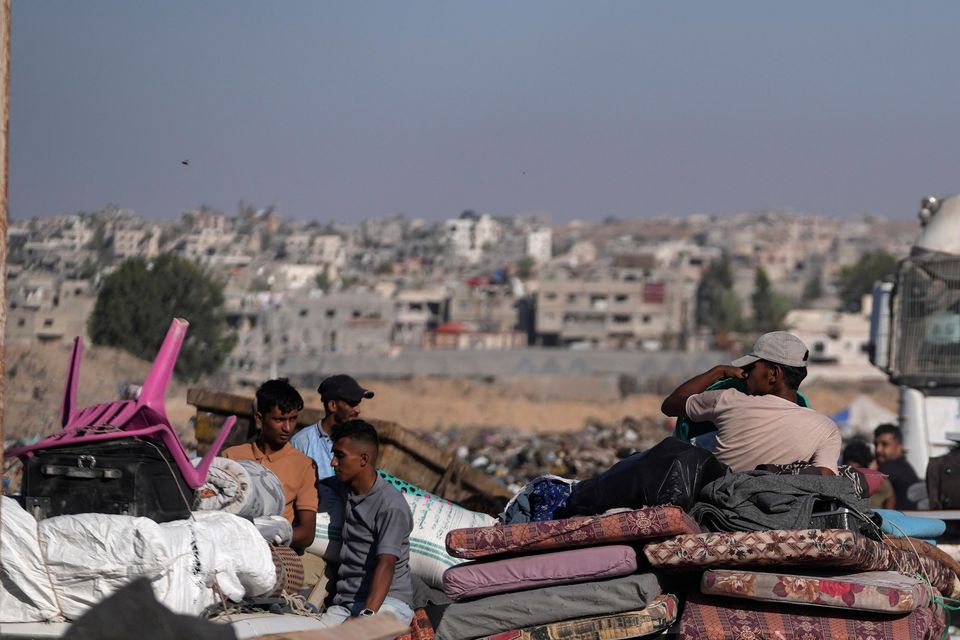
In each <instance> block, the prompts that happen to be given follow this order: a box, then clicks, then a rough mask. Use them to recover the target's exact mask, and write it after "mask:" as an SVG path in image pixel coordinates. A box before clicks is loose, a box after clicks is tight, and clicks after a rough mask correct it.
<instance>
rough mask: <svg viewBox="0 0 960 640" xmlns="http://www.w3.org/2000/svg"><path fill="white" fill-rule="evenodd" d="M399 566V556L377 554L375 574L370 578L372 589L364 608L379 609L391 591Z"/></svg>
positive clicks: (368, 593)
mask: <svg viewBox="0 0 960 640" xmlns="http://www.w3.org/2000/svg"><path fill="white" fill-rule="evenodd" d="M396 568H397V556H393V555H390V554H389V553H385V554H383V555H379V556H377V566H376V567H374V569H373V576H372V577H371V578H370V591H368V592H367V600H366V602H365V603H364V605H363V608H364V609H370V610H371V611H379V610H380V605H382V604H383V601H384V599H385V598H386V597H387V594H388V593H390V585H392V584H393V574H394V571H395V569H396Z"/></svg>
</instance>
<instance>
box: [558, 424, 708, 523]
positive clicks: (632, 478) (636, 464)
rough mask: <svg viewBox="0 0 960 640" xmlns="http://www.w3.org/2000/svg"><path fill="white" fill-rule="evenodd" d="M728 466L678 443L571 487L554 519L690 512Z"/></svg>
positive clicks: (659, 447)
mask: <svg viewBox="0 0 960 640" xmlns="http://www.w3.org/2000/svg"><path fill="white" fill-rule="evenodd" d="M726 469H727V466H726V465H725V464H723V463H722V462H719V461H718V460H717V459H716V458H715V457H714V456H713V454H712V453H710V452H708V451H705V450H703V449H700V448H698V447H695V446H693V445H691V444H687V443H686V442H682V441H680V440H678V439H676V438H665V439H664V440H663V441H662V442H660V444H658V445H657V446H655V447H653V448H652V449H650V450H649V451H646V452H643V453H635V454H633V455H632V456H630V457H628V458H624V459H623V460H621V461H620V462H618V463H617V464H615V465H613V466H612V467H610V468H609V469H608V470H607V471H604V472H603V473H601V474H600V475H598V476H595V477H593V478H590V479H589V480H583V481H582V482H579V483H578V484H577V485H575V486H574V487H573V491H572V492H571V493H570V498H569V499H568V500H567V503H566V505H564V506H563V507H561V508H559V509H557V511H556V513H555V515H556V517H557V518H569V517H571V516H578V515H595V514H598V513H603V512H604V511H607V510H608V509H616V508H618V507H626V508H628V509H639V508H640V507H644V506H657V505H661V504H674V505H677V506H678V507H680V508H682V509H684V510H689V509H690V508H691V507H692V506H693V505H694V503H696V502H697V496H698V495H699V493H700V489H701V488H702V487H703V486H704V485H706V484H707V483H709V482H712V481H714V480H716V479H717V478H719V477H721V476H723V474H724V473H725V471H726Z"/></svg>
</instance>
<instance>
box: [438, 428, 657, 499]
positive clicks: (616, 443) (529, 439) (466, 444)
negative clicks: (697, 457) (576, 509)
mask: <svg viewBox="0 0 960 640" xmlns="http://www.w3.org/2000/svg"><path fill="white" fill-rule="evenodd" d="M667 435H669V427H668V426H666V425H665V423H664V422H663V420H662V419H660V418H651V417H646V418H641V419H634V418H630V417H626V418H623V419H622V420H619V421H617V422H613V423H598V422H591V423H588V424H587V425H586V426H585V427H584V428H583V429H581V430H580V431H567V432H562V433H524V432H520V431H517V430H516V429H511V428H500V429H451V430H449V431H438V432H432V433H424V434H423V436H424V438H425V439H427V440H428V441H429V442H431V443H432V444H435V445H436V446H437V447H440V448H441V449H443V450H446V451H455V452H456V455H457V457H458V458H460V459H461V460H465V461H467V462H468V463H469V464H470V465H471V466H473V467H474V468H477V469H479V470H481V471H483V472H484V473H486V474H487V475H489V476H492V477H494V478H497V479H498V480H500V481H501V482H503V483H504V484H505V485H507V487H508V488H510V489H511V490H513V491H518V490H520V489H521V488H522V487H523V486H524V485H525V484H526V483H527V482H529V481H530V480H532V479H533V478H536V477H537V476H539V475H543V474H545V473H552V474H555V475H558V476H562V477H564V478H575V479H578V480H583V479H585V478H590V477H593V476H594V475H596V474H598V473H600V472H601V471H605V470H606V469H608V468H610V467H611V466H612V465H613V464H614V463H616V462H617V461H618V460H620V459H622V458H625V457H627V456H629V455H630V454H632V453H634V452H636V451H643V450H646V449H648V448H650V447H652V446H653V445H655V444H657V443H658V442H659V441H660V440H662V439H663V438H664V437H665V436H667Z"/></svg>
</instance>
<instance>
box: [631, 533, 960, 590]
mask: <svg viewBox="0 0 960 640" xmlns="http://www.w3.org/2000/svg"><path fill="white" fill-rule="evenodd" d="M643 553H644V555H645V556H646V557H647V560H649V561H650V564H651V565H653V566H654V567H657V568H661V569H685V570H694V569H697V570H699V569H712V568H725V567H750V566H764V567H769V566H782V567H800V566H815V567H821V568H824V569H849V570H851V571H904V572H907V573H909V574H913V573H919V574H921V575H923V576H924V577H925V578H926V579H928V580H929V581H930V583H931V584H932V585H933V586H934V587H936V588H937V590H938V591H940V593H942V594H943V595H945V596H948V597H955V596H957V595H960V584H958V582H957V576H956V575H955V574H954V573H953V571H952V570H951V569H950V568H949V567H947V566H945V565H943V564H942V563H941V562H939V561H937V560H936V559H934V558H930V557H924V556H920V555H917V554H914V553H910V552H906V551H901V550H899V549H895V548H892V547H890V546H887V545H884V544H883V543H880V542H876V541H874V540H870V539H869V538H865V537H864V536H861V535H859V534H857V533H855V532H853V531H846V530H842V529H810V530H800V531H749V532H733V533H701V534H694V535H682V536H675V537H673V538H670V539H668V540H664V541H663V542H656V543H652V544H647V545H646V546H644V548H643Z"/></svg>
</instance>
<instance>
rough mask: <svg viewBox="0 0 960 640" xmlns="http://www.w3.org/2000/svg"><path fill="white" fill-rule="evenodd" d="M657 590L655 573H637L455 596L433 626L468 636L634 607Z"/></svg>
mask: <svg viewBox="0 0 960 640" xmlns="http://www.w3.org/2000/svg"><path fill="white" fill-rule="evenodd" d="M658 595H660V583H659V581H658V580H657V577H656V575H654V574H652V573H635V574H633V575H629V576H623V577H620V578H612V579H610V580H603V581H600V582H583V583H580V584H565V585H560V586H554V587H545V588H542V589H533V590H530V591H521V592H519V593H502V594H498V595H494V596H488V597H486V598H478V599H476V600H471V601H469V602H455V603H453V604H451V605H450V606H449V607H447V609H446V611H444V613H443V619H442V620H441V621H440V624H439V625H438V626H437V639H438V640H470V639H472V638H482V637H484V636H489V635H493V634H495V633H501V632H503V631H510V630H513V629H517V628H521V629H523V628H527V627H535V626H539V625H545V624H551V623H554V622H560V621H562V620H572V619H576V618H586V617H588V616H602V615H610V614H614V613H621V612H623V611H633V610H636V609H638V608H641V607H645V606H647V605H648V604H650V603H651V602H653V599H654V598H656V597H657V596H658Z"/></svg>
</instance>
